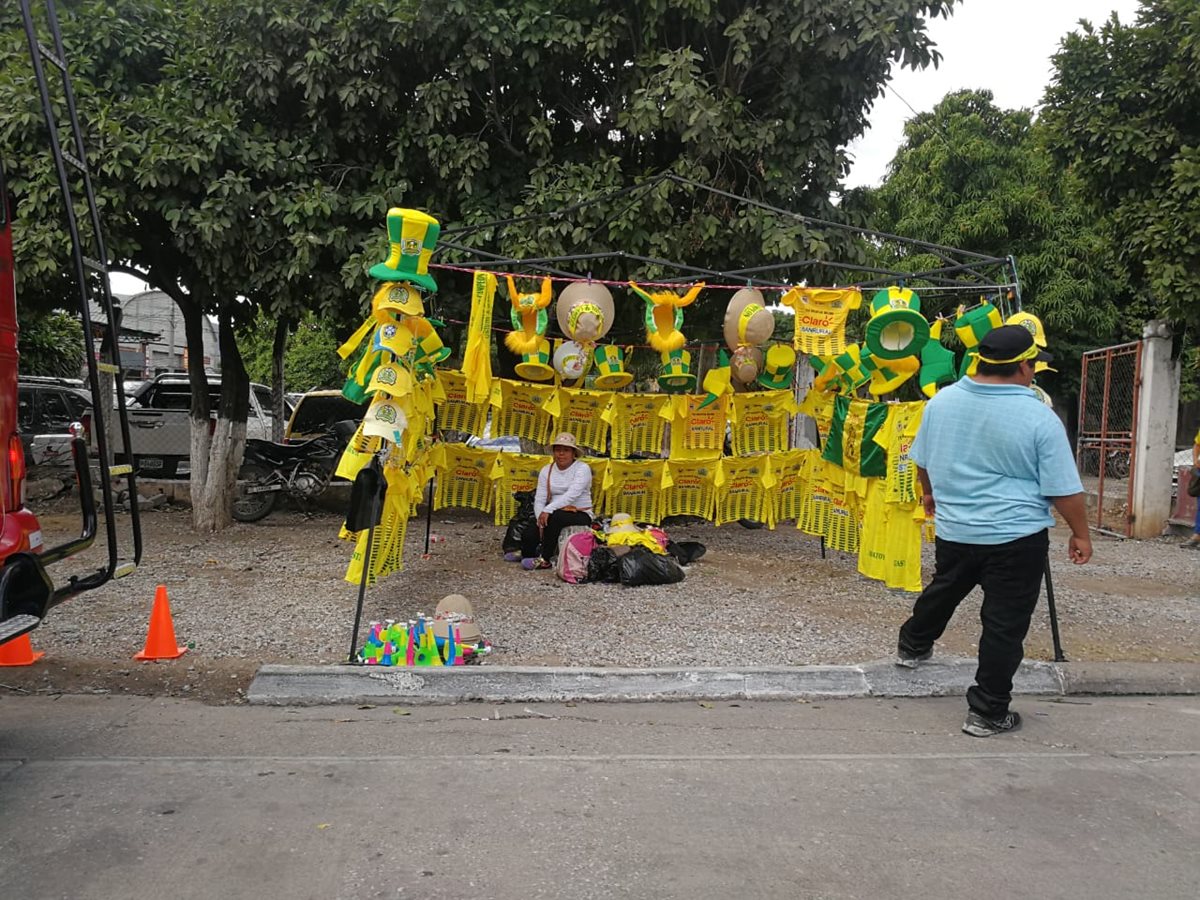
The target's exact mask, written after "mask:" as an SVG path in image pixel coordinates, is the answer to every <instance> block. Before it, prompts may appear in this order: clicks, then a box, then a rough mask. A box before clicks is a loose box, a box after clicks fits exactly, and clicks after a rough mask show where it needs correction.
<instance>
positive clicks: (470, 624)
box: [433, 594, 482, 643]
mask: <svg viewBox="0 0 1200 900" xmlns="http://www.w3.org/2000/svg"><path fill="white" fill-rule="evenodd" d="M451 621H453V622H454V624H455V627H457V628H458V639H459V640H460V641H465V642H466V643H474V642H475V641H477V640H479V638H480V637H482V635H481V633H480V631H479V626H478V625H477V624H476V623H475V608H474V607H473V606H471V601H470V600H468V599H467V598H466V597H464V596H463V595H462V594H450V595H448V596H446V597H443V598H442V599H441V600H439V601H438V605H437V609H435V610H434V611H433V635H434V637H440V638H444V637H446V636H448V635H449V633H450V623H451Z"/></svg>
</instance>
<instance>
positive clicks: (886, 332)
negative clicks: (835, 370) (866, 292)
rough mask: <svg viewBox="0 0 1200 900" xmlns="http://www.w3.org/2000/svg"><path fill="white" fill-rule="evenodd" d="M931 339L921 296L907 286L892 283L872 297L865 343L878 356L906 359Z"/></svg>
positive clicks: (873, 354) (881, 357)
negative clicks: (893, 285) (922, 311)
mask: <svg viewBox="0 0 1200 900" xmlns="http://www.w3.org/2000/svg"><path fill="white" fill-rule="evenodd" d="M928 340H929V322H927V321H926V320H925V317H924V316H923V315H921V298H920V297H918V296H917V295H916V294H915V293H914V292H913V291H911V290H909V289H908V288H901V287H890V288H886V289H884V290H881V291H878V292H876V294H875V296H874V297H872V298H871V319H870V321H868V322H867V328H866V331H865V332H864V337H863V344H864V345H865V346H866V348H867V350H869V351H870V353H871V355H872V356H874V357H875V358H876V359H903V358H904V357H906V356H913V355H914V354H917V353H920V352H921V348H922V347H924V346H925V342H926V341H928Z"/></svg>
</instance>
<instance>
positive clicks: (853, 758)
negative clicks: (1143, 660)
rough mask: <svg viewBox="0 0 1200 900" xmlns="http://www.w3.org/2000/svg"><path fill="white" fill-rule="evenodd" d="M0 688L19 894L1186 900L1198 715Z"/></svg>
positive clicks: (1057, 702)
mask: <svg viewBox="0 0 1200 900" xmlns="http://www.w3.org/2000/svg"><path fill="white" fill-rule="evenodd" d="M1018 705H1019V708H1020V709H1022V711H1023V712H1025V714H1026V718H1027V724H1026V727H1025V729H1024V730H1023V731H1022V732H1020V733H1019V734H1016V735H1009V736H1005V737H1002V738H990V739H987V740H982V741H981V740H977V739H972V738H968V737H966V736H964V735H962V734H959V733H958V731H957V729H958V726H959V724H960V723H961V720H962V713H963V705H962V702H961V700H957V699H922V700H841V701H829V702H814V703H786V702H778V703H748V702H741V703H728V702H723V703H716V704H697V703H678V704H649V703H647V704H627V705H617V704H614V705H604V704H594V705H593V704H580V705H578V706H566V705H555V704H542V705H537V706H530V707H525V706H523V705H520V704H518V705H509V706H488V705H461V706H452V707H413V708H410V709H402V708H399V707H377V708H368V709H359V708H355V707H353V706H342V707H319V708H257V707H255V708H250V707H244V706H243V707H211V706H203V705H200V704H197V703H194V702H187V701H172V700H158V699H146V698H131V697H73V696H62V697H59V698H51V697H14V696H12V695H4V696H0V895H2V896H3V897H5V898H8V897H11V898H14V900H15V898H37V900H47V898H59V897H62V898H72V900H91V898H95V900H140V898H150V897H154V898H162V897H166V898H179V900H185V898H217V897H219V898H242V897H254V898H287V900H305V898H314V900H315V898H325V900H327V898H346V900H350V898H354V900H360V898H372V897H421V898H460V897H461V898H477V897H483V898H493V897H494V898H522V900H524V898H533V897H552V898H600V897H603V898H609V897H620V898H656V900H657V898H675V897H686V898H786V900H797V898H825V897H828V898H885V897H894V898H906V897H919V898H931V900H937V898H963V897H972V896H979V897H992V896H997V897H1037V898H1039V900H1041V898H1074V897H1078V898H1087V900H1104V898H1127V897H1147V898H1151V897H1152V898H1156V900H1164V898H1176V897H1178V898H1188V900H1194V898H1196V897H1198V896H1200V853H1198V852H1197V847H1200V698H1194V697H1193V698H1169V697H1167V698H1164V697H1156V698H1104V699H1095V700H1091V699H1082V698H1073V697H1072V698H1043V699H1033V698H1025V699H1022V700H1021V701H1020V702H1019V704H1018Z"/></svg>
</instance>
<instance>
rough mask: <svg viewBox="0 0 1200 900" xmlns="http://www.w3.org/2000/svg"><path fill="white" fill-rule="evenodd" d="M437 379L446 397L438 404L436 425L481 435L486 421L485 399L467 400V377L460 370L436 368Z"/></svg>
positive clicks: (486, 405)
mask: <svg viewBox="0 0 1200 900" xmlns="http://www.w3.org/2000/svg"><path fill="white" fill-rule="evenodd" d="M437 379H438V383H439V384H440V385H441V386H442V392H443V393H444V394H445V397H446V399H445V400H443V401H441V402H440V403H439V404H438V427H440V428H442V429H444V430H445V429H449V430H451V431H458V432H460V433H462V434H473V435H475V436H476V437H482V436H483V426H484V423H485V422H487V413H488V404H487V401H486V400H484V401H483V402H481V403H471V402H470V401H468V400H467V378H466V376H465V375H463V373H462V372H456V371H454V370H452V369H438V370H437Z"/></svg>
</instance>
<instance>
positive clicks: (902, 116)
mask: <svg viewBox="0 0 1200 900" xmlns="http://www.w3.org/2000/svg"><path fill="white" fill-rule="evenodd" d="M1137 8H1138V2H1137V0H961V2H960V3H959V4H958V5H957V6H956V7H955V12H954V14H953V15H952V16H951V17H950V18H949V19H948V20H947V19H942V18H937V19H933V20H931V21H930V23H929V34H930V36H931V37H932V38H933V39H934V40H935V41H936V42H937V48H938V50H939V51H940V52H941V54H942V57H943V59H942V62H941V64H940V65H939V67H938V68H937V69H934V68H932V67H931V68H929V69H926V70H924V71H921V72H914V71H912V70H911V69H900V70H898V71H897V72H896V74H895V77H894V78H893V80H892V82H891V90H888V91H887V92H886V93H885V94H884V96H882V97H880V98H879V99H878V100H876V101H875V106H874V107H873V109H872V110H871V113H870V123H871V124H870V128H869V129H868V130H867V133H866V134H865V135H864V136H863V137H862V138H860V139H859V140H857V141H855V142H854V143H852V144H851V145H850V146H849V148H848V150H849V152H850V155H851V156H852V157H853V158H854V160H855V162H854V167H853V168H852V169H851V171H850V176H849V178H848V179H847V185H848V186H850V187H855V186H858V185H876V184H879V182H880V181H881V180H882V179H883V176H884V174H885V173H886V171H887V165H888V163H889V162H891V160H892V157H893V156H894V155H895V153H896V148H897V147H898V146H900V143H901V142H902V141H903V140H904V123H905V122H906V121H907V120H908V119H910V118H912V116H913V111H912V109H909V105H911V106H912V108H913V109H915V110H916V111H917V112H926V111H928V110H930V109H932V108H933V107H934V106H935V105H936V104H937V102H938V101H939V100H941V99H942V97H944V96H945V95H946V94H948V93H949V92H950V91H955V90H959V89H961V88H987V89H988V90H990V91H991V92H992V93H993V94H994V95H995V98H996V103H997V104H998V105H999V106H1001V107H1003V108H1005V109H1016V108H1018V107H1034V106H1037V105H1038V103H1039V102H1040V101H1041V98H1042V93H1043V92H1044V91H1045V88H1046V85H1047V84H1048V83H1049V81H1050V72H1051V68H1052V67H1051V63H1050V57H1051V56H1052V55H1053V54H1054V52H1055V51H1056V50H1057V49H1058V45H1059V42H1060V41H1061V40H1062V38H1063V35H1065V34H1067V33H1068V32H1070V31H1074V30H1076V28H1077V23H1078V22H1079V20H1080V19H1088V20H1090V21H1091V22H1092V24H1094V25H1099V24H1100V23H1101V22H1103V21H1104V20H1106V19H1107V18H1108V17H1109V14H1110V13H1112V12H1114V11H1115V12H1116V13H1117V14H1118V15H1119V16H1120V18H1121V21H1122V22H1132V21H1133V19H1134V14H1135V12H1136V11H1137ZM897 94H899V97H897V96H896V95H897ZM900 97H903V98H904V99H903V100H901V99H900ZM904 101H908V104H909V105H906V104H905V102H904ZM112 289H113V291H114V293H118V294H132V293H136V292H138V291H143V290H145V289H146V286H145V285H144V284H143V283H142V282H140V281H138V280H137V279H135V278H132V277H130V276H128V275H116V274H114V275H113V276H112Z"/></svg>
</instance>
